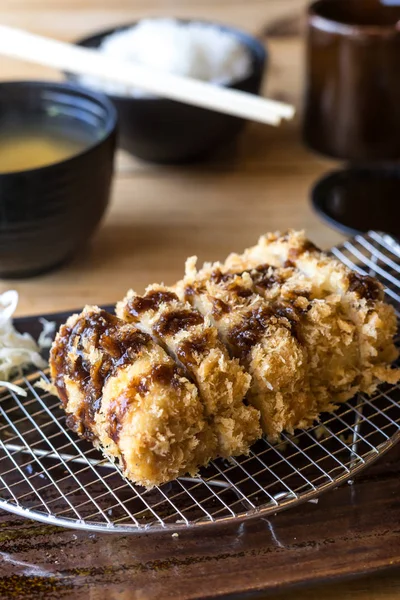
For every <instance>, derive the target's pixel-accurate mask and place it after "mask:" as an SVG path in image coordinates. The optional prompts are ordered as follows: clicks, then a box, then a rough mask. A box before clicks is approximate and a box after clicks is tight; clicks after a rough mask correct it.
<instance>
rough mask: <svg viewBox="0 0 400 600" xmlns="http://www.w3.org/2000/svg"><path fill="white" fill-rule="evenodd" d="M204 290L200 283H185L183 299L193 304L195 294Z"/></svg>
mask: <svg viewBox="0 0 400 600" xmlns="http://www.w3.org/2000/svg"><path fill="white" fill-rule="evenodd" d="M205 291H206V288H205V286H204V285H202V284H200V283H193V284H192V285H187V286H186V287H185V291H184V299H185V300H186V302H189V304H193V297H194V296H197V295H198V294H203V293H204V292H205Z"/></svg>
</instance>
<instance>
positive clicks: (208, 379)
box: [116, 285, 261, 457]
mask: <svg viewBox="0 0 400 600" xmlns="http://www.w3.org/2000/svg"><path fill="white" fill-rule="evenodd" d="M116 313H117V315H118V316H119V317H120V318H121V319H124V320H126V321H128V322H131V323H135V325H136V326H137V327H138V328H139V329H140V330H141V331H143V332H145V333H148V334H149V335H151V336H152V337H153V338H154V340H155V341H156V342H158V343H159V344H160V345H161V346H163V347H164V348H165V349H166V350H167V352H168V353H169V354H171V355H172V356H173V358H174V359H175V360H176V361H177V362H178V363H179V364H181V365H182V367H183V368H184V370H185V373H186V374H188V376H189V377H190V378H192V379H193V381H194V382H195V383H196V384H197V387H198V389H199V393H200V398H201V399H202V400H203V402H204V407H205V415H206V416H207V417H208V418H209V419H210V424H211V426H212V427H214V428H215V431H216V433H217V437H218V454H219V455H220V456H223V457H229V456H236V455H240V454H245V453H248V451H249V447H250V445H251V444H252V443H254V442H255V441H256V440H257V439H258V438H259V437H260V436H261V429H260V415H259V412H258V411H257V410H256V409H255V408H253V407H252V406H246V405H245V404H244V403H243V399H244V397H245V395H246V393H247V391H248V389H249V386H250V380H251V377H250V375H248V374H247V373H246V372H245V371H244V370H243V368H242V367H241V366H240V365H239V362H238V361H237V360H236V359H231V358H230V357H229V355H228V352H227V350H226V348H225V346H224V345H223V344H222V343H221V342H220V340H219V339H218V332H217V330H216V329H215V327H212V326H211V324H210V321H209V319H208V318H206V319H205V318H204V317H203V316H202V315H201V314H200V313H199V312H198V311H197V310H195V309H193V308H192V307H191V306H190V304H188V303H187V302H182V301H180V300H179V299H178V296H177V295H176V294H174V293H173V292H171V291H170V290H168V288H166V287H165V286H162V285H152V286H150V287H148V288H147V290H146V293H145V294H144V295H143V296H138V295H137V294H135V293H134V292H133V291H130V292H128V295H127V296H126V298H125V299H124V300H123V301H122V302H119V303H118V305H117V309H116Z"/></svg>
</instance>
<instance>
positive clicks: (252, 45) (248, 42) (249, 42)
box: [64, 15, 269, 102]
mask: <svg viewBox="0 0 400 600" xmlns="http://www.w3.org/2000/svg"><path fill="white" fill-rule="evenodd" d="M163 18H166V17H163V16H160V15H158V16H150V17H141V18H140V19H137V20H135V21H130V22H129V23H124V24H121V25H115V26H114V27H109V28H107V29H103V30H100V31H98V32H97V33H92V34H91V35H89V36H85V37H82V38H79V39H78V40H76V41H75V42H74V43H75V45H77V46H84V47H87V44H88V43H90V42H92V41H95V40H97V39H104V38H105V37H107V36H109V35H111V34H113V33H115V32H117V31H124V30H125V29H129V28H130V27H134V26H135V25H137V24H138V23H139V22H140V21H143V20H145V19H154V20H157V19H163ZM173 19H174V20H176V21H179V22H181V23H193V22H195V23H204V24H205V25H210V26H212V27H216V28H217V29H221V30H223V31H226V32H230V33H232V34H233V35H234V36H235V37H237V38H239V39H240V40H241V41H242V42H243V44H244V45H245V46H246V48H247V49H248V50H249V51H250V53H251V56H252V59H253V68H252V70H251V72H250V73H249V74H248V75H247V76H246V77H243V78H242V79H235V80H233V81H231V82H229V83H227V84H223V85H222V86H221V87H225V88H234V87H236V86H238V85H240V84H242V83H244V82H246V81H247V80H248V79H249V78H250V77H251V76H252V75H253V74H254V73H255V72H256V71H258V70H260V71H263V70H264V68H265V64H266V61H267V60H268V58H269V52H268V50H267V48H265V45H264V44H263V43H262V42H261V41H260V40H259V39H258V38H256V37H255V36H253V35H251V34H250V33H247V32H246V31H244V30H242V29H238V28H237V27H232V26H231V25H227V24H226V23H220V22H218V21H209V20H207V19H188V18H180V17H173ZM254 63H256V64H257V68H254ZM64 75H65V76H66V77H67V79H68V80H69V81H74V82H78V81H79V75H75V74H73V73H68V72H64ZM81 86H82V87H83V89H85V90H86V89H89V90H91V89H92V88H90V87H86V86H83V85H82V84H81ZM100 93H103V94H104V95H106V96H107V98H110V99H111V100H112V101H114V102H115V101H118V102H121V101H128V102H165V101H169V100H168V98H161V97H157V96H156V97H152V96H151V97H142V98H136V97H134V96H124V95H117V94H108V93H107V92H100Z"/></svg>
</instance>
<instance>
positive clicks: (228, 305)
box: [176, 260, 318, 439]
mask: <svg viewBox="0 0 400 600" xmlns="http://www.w3.org/2000/svg"><path fill="white" fill-rule="evenodd" d="M176 291H177V293H178V295H179V296H180V297H181V298H184V297H185V298H187V300H188V301H189V302H190V303H191V304H192V305H193V306H194V307H196V308H197V309H198V310H199V311H200V312H201V313H202V314H203V315H206V316H207V317H208V318H209V319H210V320H211V322H212V324H213V325H214V326H215V327H216V329H217V330H218V333H219V336H220V339H221V340H222V342H223V343H224V344H225V346H226V347H227V349H228V351H229V353H230V354H231V356H234V357H237V358H238V359H239V360H240V362H241V364H242V365H243V366H244V367H245V368H246V370H248V372H249V373H250V374H251V376H252V383H251V387H250V391H249V394H248V399H249V402H251V403H252V404H253V406H255V407H256V408H257V409H258V410H259V411H260V412H261V425H262V428H263V430H264V431H265V433H266V434H267V435H268V436H269V437H270V438H271V439H273V438H276V437H277V436H278V435H279V433H281V432H282V430H283V429H286V430H287V431H294V429H295V428H296V427H300V426H301V427H305V426H307V425H308V424H310V423H311V422H312V421H313V420H314V419H315V418H316V417H317V415H318V410H317V407H316V405H315V399H314V398H313V396H311V395H310V394H306V393H305V392H304V391H303V389H302V386H303V382H304V380H305V377H306V367H307V355H306V353H305V349H304V347H303V346H302V344H301V343H300V342H299V340H298V339H297V335H296V327H297V323H296V321H295V314H294V311H293V310H292V309H291V308H290V307H283V306H282V307H281V308H280V310H275V309H272V307H271V306H270V304H269V302H267V301H265V300H264V299H263V298H262V297H261V296H259V295H258V294H257V293H256V292H255V291H254V290H253V282H252V279H251V277H249V276H248V274H247V273H244V274H242V275H239V274H236V275H234V276H233V277H229V278H225V277H223V276H222V275H221V271H218V270H216V269H214V270H211V271H209V272H208V271H204V270H203V271H202V272H200V273H197V271H196V269H195V263H194V261H192V260H189V261H188V263H187V266H186V276H185V278H184V279H183V280H182V281H181V282H179V283H178V284H177V286H176Z"/></svg>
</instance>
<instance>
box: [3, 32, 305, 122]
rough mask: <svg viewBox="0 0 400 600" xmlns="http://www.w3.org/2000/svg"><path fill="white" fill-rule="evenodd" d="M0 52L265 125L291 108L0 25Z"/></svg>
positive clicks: (288, 114) (285, 116)
mask: <svg viewBox="0 0 400 600" xmlns="http://www.w3.org/2000/svg"><path fill="white" fill-rule="evenodd" d="M0 54H3V55H5V56H10V57H13V58H19V59H22V60H26V61H29V62H34V63H39V64H42V65H46V66H48V67H54V68H56V69H62V70H64V71H69V72H71V73H75V74H78V75H91V76H94V77H99V78H101V79H108V80H109V81H114V82H118V83H123V84H125V85H132V86H136V87H138V88H141V89H143V90H146V91H147V92H151V93H153V94H156V95H158V96H163V97H165V98H170V99H171V100H177V101H181V102H185V103H186V104H192V105H193V106H200V107H203V108H208V109H211V110H216V111H218V112H222V113H226V114H229V115H234V116H236V117H242V118H245V119H250V120H253V121H259V122H260V123H267V124H269V125H279V123H280V121H281V119H291V118H292V117H293V116H294V113H295V109H294V107H293V106H291V105H290V104H285V103H283V102H277V101H275V100H269V99H267V98H260V97H259V96H256V95H254V94H248V93H246V92H242V91H239V90H233V89H229V88H226V87H221V86H217V85H213V84H210V83H206V82H203V81H198V80H195V79H191V78H187V77H181V76H178V75H172V74H170V73H164V72H161V71H155V70H151V69H149V68H147V67H143V66H138V65H133V64H131V63H126V62H121V61H119V60H115V59H113V58H109V57H107V56H105V55H104V54H101V53H100V52H98V51H97V50H94V49H89V48H83V47H81V46H75V45H73V44H67V43H65V42H60V41H57V40H53V39H51V38H46V37H42V36H39V35H35V34H32V33H29V32H27V31H23V30H20V29H15V28H13V27H8V26H6V25H0Z"/></svg>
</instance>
